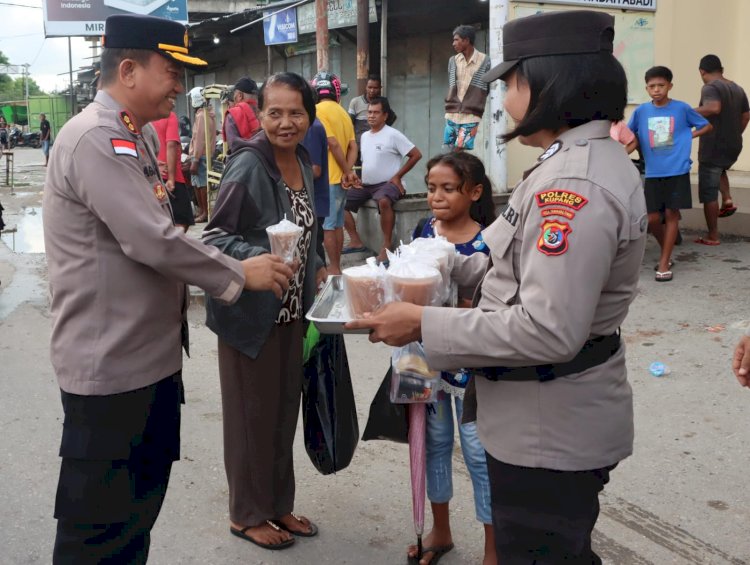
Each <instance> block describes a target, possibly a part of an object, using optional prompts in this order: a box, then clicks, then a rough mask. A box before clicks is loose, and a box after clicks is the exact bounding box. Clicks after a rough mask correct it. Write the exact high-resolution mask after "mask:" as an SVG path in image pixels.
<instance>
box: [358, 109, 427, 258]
mask: <svg viewBox="0 0 750 565" xmlns="http://www.w3.org/2000/svg"><path fill="white" fill-rule="evenodd" d="M390 112H391V108H390V104H388V99H387V98H385V97H376V98H372V99H371V100H370V104H369V106H368V107H367V122H368V124H369V125H370V131H367V132H365V133H363V134H362V146H361V152H362V179H361V182H360V183H358V184H357V185H355V186H354V187H352V188H350V189H349V190H348V191H347V193H346V215H345V218H344V220H345V225H344V227H345V228H346V231H347V233H348V234H349V238H350V249H356V250H360V249H361V250H364V245H363V244H362V240H361V239H360V237H359V234H358V233H357V229H356V226H355V223H354V217H353V216H352V212H356V211H357V210H359V208H360V206H362V204H364V203H365V202H367V201H368V200H370V199H371V198H372V199H373V200H375V201H376V202H377V203H378V210H379V212H380V227H381V229H382V230H383V247H382V248H381V250H380V253H379V254H378V260H379V261H384V260H385V259H386V253H385V252H386V249H390V248H391V239H392V237H393V226H394V224H395V214H394V211H393V204H394V202H396V201H398V200H399V199H400V198H401V197H402V196H403V195H404V194H406V189H405V188H404V185H403V182H402V178H403V176H404V175H405V174H406V173H408V172H409V171H410V170H411V169H412V168H413V167H414V165H416V164H417V162H418V161H419V160H420V159H421V158H422V153H421V152H420V151H419V149H417V148H416V146H415V145H414V144H413V143H412V142H411V141H409V140H408V139H407V137H406V136H405V135H404V134H403V133H401V132H400V131H398V130H396V129H394V128H392V127H391V126H389V125H386V121H387V120H388V117H389V115H390ZM404 157H406V159H407V160H406V162H405V163H403V165H402V162H403V160H404Z"/></svg>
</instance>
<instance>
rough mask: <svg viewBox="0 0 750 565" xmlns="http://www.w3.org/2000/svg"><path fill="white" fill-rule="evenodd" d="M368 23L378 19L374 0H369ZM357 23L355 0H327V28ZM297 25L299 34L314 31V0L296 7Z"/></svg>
mask: <svg viewBox="0 0 750 565" xmlns="http://www.w3.org/2000/svg"><path fill="white" fill-rule="evenodd" d="M369 12H370V13H369V19H370V23H374V22H377V21H378V13H377V11H376V10H375V0H370V10H369ZM356 25H357V0H328V29H337V28H342V27H354V26H356ZM297 26H298V27H299V32H300V34H303V33H315V2H311V3H309V4H304V5H302V6H300V7H299V8H297Z"/></svg>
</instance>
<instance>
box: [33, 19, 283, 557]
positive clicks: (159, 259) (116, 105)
mask: <svg viewBox="0 0 750 565" xmlns="http://www.w3.org/2000/svg"><path fill="white" fill-rule="evenodd" d="M103 45H104V49H103V51H102V56H101V60H102V68H101V80H100V90H99V92H98V93H97V95H96V98H95V100H94V102H93V103H92V104H90V105H89V106H87V107H86V109H85V110H84V111H83V112H81V113H80V114H78V115H77V116H75V117H73V118H72V119H71V120H70V121H68V122H67V124H66V125H65V126H64V127H63V128H62V130H61V132H60V134H59V136H58V138H57V140H56V143H55V151H53V152H52V155H51V156H50V162H49V174H48V175H47V181H46V183H45V187H44V204H43V205H44V236H45V245H46V250H47V262H48V268H49V283H50V293H51V297H52V303H51V312H52V318H53V327H52V338H51V360H52V365H53V367H54V370H55V373H56V375H57V379H58V383H59V386H60V389H61V398H62V405H63V411H64V414H65V417H64V422H63V433H62V442H61V446H60V456H61V457H62V464H61V469H60V478H59V483H58V488H57V496H56V501H55V518H57V520H58V522H57V537H56V540H55V547H54V556H53V563H55V564H68V563H70V564H73V563H75V564H86V563H103V562H108V563H145V562H146V560H147V557H148V549H149V542H150V531H151V528H152V527H153V525H154V522H155V521H156V518H157V516H158V514H159V510H160V508H161V504H162V501H163V499H164V494H165V492H166V488H167V483H168V481H169V474H170V470H171V466H172V462H173V461H175V460H177V459H178V458H179V438H180V404H181V401H182V397H183V387H182V376H181V369H182V351H181V344H182V345H183V346H184V347H185V348H186V349H187V320H186V311H187V305H188V296H187V288H186V284H185V283H189V284H193V285H196V286H199V287H201V288H203V289H204V290H205V291H206V292H207V293H208V294H210V295H211V296H214V297H216V298H218V299H220V300H222V301H225V302H227V303H232V302H234V301H236V300H237V299H238V298H239V296H240V294H241V292H242V289H243V287H244V288H248V289H258V290H273V291H274V292H275V293H276V295H277V296H279V297H280V296H281V293H282V292H283V289H285V288H287V287H288V278H289V277H290V276H291V275H292V272H291V270H290V269H289V268H288V267H286V266H284V265H283V263H281V261H280V260H279V259H278V258H276V257H272V256H270V255H261V256H258V257H254V258H250V259H246V260H244V261H238V260H235V259H232V258H229V257H227V256H225V255H222V254H221V253H219V252H218V251H217V250H216V249H213V248H211V247H206V246H204V245H203V244H201V243H200V242H198V241H196V240H194V239H190V238H188V237H186V236H185V235H184V234H183V232H182V230H179V229H177V228H176V227H175V226H174V225H173V220H172V215H171V209H170V204H169V196H168V193H167V190H166V189H165V187H164V184H163V182H162V179H161V177H160V174H159V169H158V165H157V160H156V157H155V156H154V154H153V152H152V150H151V148H150V147H149V146H148V145H147V143H146V142H145V141H144V139H143V135H142V134H141V131H142V128H143V127H144V126H145V125H146V124H147V123H148V122H150V121H152V120H156V119H159V118H164V117H167V116H168V115H169V113H170V111H171V110H172V109H173V108H174V105H175V99H176V97H177V96H178V95H179V94H180V93H181V92H183V87H182V84H181V78H182V76H183V65H190V66H196V67H199V66H201V65H205V62H204V61H201V60H200V59H197V58H194V57H191V56H190V55H189V53H188V48H187V45H188V44H187V32H186V31H185V27H184V26H182V25H181V24H179V23H176V22H172V21H169V20H164V19H161V18H154V17H148V16H136V15H116V16H111V17H109V18H108V19H107V21H106V24H105V35H104V38H103Z"/></svg>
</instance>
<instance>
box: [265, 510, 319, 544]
mask: <svg viewBox="0 0 750 565" xmlns="http://www.w3.org/2000/svg"><path fill="white" fill-rule="evenodd" d="M290 514H291V515H292V517H293V518H294V519H295V520H297V521H298V522H299V523H300V524H302V526H303V527H304V525H305V523H304V522H303V521H302V520H301V519H300V517H299V516H297V515H296V514H295V513H294V512H290ZM308 522H310V520H308ZM272 523H273V524H274V525H276V526H278V527H279V528H280V529H282V530H284V531H285V532H289V533H290V534H292V535H293V536H299V537H301V538H312V537H315V536H317V535H318V526H316V525H315V524H313V523H312V522H310V531H309V532H305V531H303V530H292V529H291V528H288V527H287V526H285V525H284V522H282V521H281V520H273V521H272Z"/></svg>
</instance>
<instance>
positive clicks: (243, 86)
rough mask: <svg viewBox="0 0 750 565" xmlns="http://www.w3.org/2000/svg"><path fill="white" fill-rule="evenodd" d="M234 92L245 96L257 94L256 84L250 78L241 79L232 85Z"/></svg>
mask: <svg viewBox="0 0 750 565" xmlns="http://www.w3.org/2000/svg"><path fill="white" fill-rule="evenodd" d="M234 89H235V90H239V91H240V92H244V93H245V94H258V83H256V82H255V81H254V80H253V79H251V78H250V77H242V78H241V79H240V80H238V81H237V84H235V85H234Z"/></svg>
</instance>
